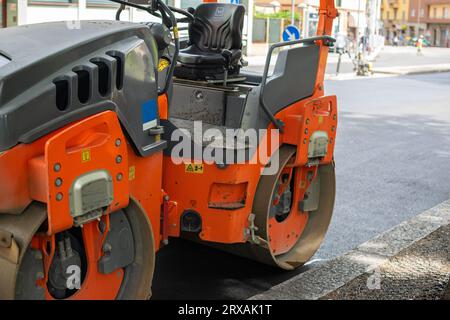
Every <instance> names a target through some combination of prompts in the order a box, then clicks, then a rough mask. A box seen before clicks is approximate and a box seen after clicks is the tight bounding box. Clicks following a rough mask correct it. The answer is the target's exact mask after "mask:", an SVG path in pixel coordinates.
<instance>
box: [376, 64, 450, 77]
mask: <svg viewBox="0 0 450 320" xmlns="http://www.w3.org/2000/svg"><path fill="white" fill-rule="evenodd" d="M373 71H374V73H384V74H393V75H407V74H423V73H435V72H450V63H437V64H425V65H413V66H392V67H378V68H374V69H373Z"/></svg>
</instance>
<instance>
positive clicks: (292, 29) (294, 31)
mask: <svg viewBox="0 0 450 320" xmlns="http://www.w3.org/2000/svg"><path fill="white" fill-rule="evenodd" d="M299 39H300V30H299V29H298V28H297V27H296V26H293V25H289V26H287V27H286V29H284V31H283V41H293V40H299Z"/></svg>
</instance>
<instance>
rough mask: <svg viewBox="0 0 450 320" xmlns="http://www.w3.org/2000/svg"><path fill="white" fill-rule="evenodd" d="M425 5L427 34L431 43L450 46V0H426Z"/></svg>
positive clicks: (438, 45)
mask: <svg viewBox="0 0 450 320" xmlns="http://www.w3.org/2000/svg"><path fill="white" fill-rule="evenodd" d="M424 5H425V12H426V16H425V18H424V22H425V23H426V25H427V30H426V32H425V36H426V37H427V39H428V41H429V42H430V45H432V46H436V47H447V48H448V47H450V0H433V1H432V0H424Z"/></svg>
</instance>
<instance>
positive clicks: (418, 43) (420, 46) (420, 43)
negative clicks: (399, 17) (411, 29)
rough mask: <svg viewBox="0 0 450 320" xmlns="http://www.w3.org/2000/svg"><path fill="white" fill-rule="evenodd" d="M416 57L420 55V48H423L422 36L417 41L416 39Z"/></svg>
mask: <svg viewBox="0 0 450 320" xmlns="http://www.w3.org/2000/svg"><path fill="white" fill-rule="evenodd" d="M416 46H417V55H418V56H421V55H422V47H423V35H420V37H419V39H417V44H416Z"/></svg>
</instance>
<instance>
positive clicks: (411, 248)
mask: <svg viewBox="0 0 450 320" xmlns="http://www.w3.org/2000/svg"><path fill="white" fill-rule="evenodd" d="M449 279H450V200H447V201H445V202H443V203H441V204H439V205H437V206H436V207H434V208H431V209H429V210H427V211H425V212H423V213H421V214H419V215H417V216H416V217H414V218H413V219H411V220H409V221H406V222H403V223H401V224H399V225H398V226H396V227H394V228H392V229H391V230H388V231H386V232H385V233H383V234H381V235H379V236H377V237H376V238H374V239H372V240H369V241H367V242H365V243H363V244H362V245H360V246H358V247H357V248H355V249H354V250H352V251H350V252H348V253H346V254H344V255H342V256H340V257H337V258H334V259H331V260H329V261H326V262H324V263H322V264H321V265H319V266H318V267H316V268H313V269H311V270H308V271H306V272H304V273H301V274H299V275H297V276H295V277H293V278H291V279H289V280H287V281H286V282H284V283H281V284H279V285H277V286H275V287H273V288H271V289H270V290H268V291H266V292H264V293H262V294H259V295H256V296H253V297H252V298H250V299H251V300H261V299H267V300H272V299H277V300H279V299H289V300H292V299H293V300H299V299H313V300H316V299H444V298H448V297H449V293H448V292H447V293H446V286H447V285H448V283H449Z"/></svg>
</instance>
